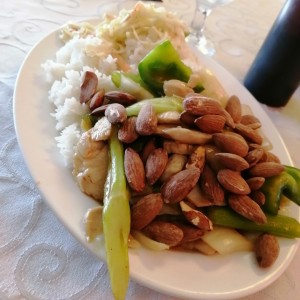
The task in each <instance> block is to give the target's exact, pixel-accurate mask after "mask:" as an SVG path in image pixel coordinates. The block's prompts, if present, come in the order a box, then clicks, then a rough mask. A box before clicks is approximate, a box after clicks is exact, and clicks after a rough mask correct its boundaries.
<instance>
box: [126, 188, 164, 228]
mask: <svg viewBox="0 0 300 300" xmlns="http://www.w3.org/2000/svg"><path fill="white" fill-rule="evenodd" d="M162 207H163V199H162V196H161V194H160V193H157V194H149V195H147V196H144V197H143V198H141V199H140V200H139V201H137V202H136V203H135V204H134V205H133V206H132V207H131V228H132V229H136V230H141V229H143V228H144V227H145V226H147V225H148V224H149V223H151V222H152V221H153V219H154V218H155V217H156V216H157V215H158V214H159V212H160V211H161V209H162Z"/></svg>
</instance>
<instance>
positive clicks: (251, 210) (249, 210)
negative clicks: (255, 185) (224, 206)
mask: <svg viewBox="0 0 300 300" xmlns="http://www.w3.org/2000/svg"><path fill="white" fill-rule="evenodd" d="M228 204H229V206H230V207H231V208H232V209H233V210H234V211H235V212H237V213H238V214H240V215H241V216H243V217H245V218H246V219H249V220H251V221H253V222H254V223H257V224H264V223H266V222H267V217H266V215H265V213H264V212H263V210H262V209H261V207H260V206H259V205H258V204H257V203H256V202H255V201H253V200H252V199H251V198H250V197H249V196H247V195H235V194H231V195H229V197H228Z"/></svg>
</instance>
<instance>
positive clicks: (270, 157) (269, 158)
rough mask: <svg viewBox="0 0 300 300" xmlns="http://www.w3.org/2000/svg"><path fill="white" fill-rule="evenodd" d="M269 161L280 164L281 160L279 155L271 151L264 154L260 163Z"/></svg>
mask: <svg viewBox="0 0 300 300" xmlns="http://www.w3.org/2000/svg"><path fill="white" fill-rule="evenodd" d="M267 161H272V162H277V163H280V159H279V157H278V156H277V155H275V154H274V153H272V152H270V151H264V154H263V156H262V158H261V160H260V162H267Z"/></svg>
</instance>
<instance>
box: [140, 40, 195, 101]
mask: <svg viewBox="0 0 300 300" xmlns="http://www.w3.org/2000/svg"><path fill="white" fill-rule="evenodd" d="M138 70H139V74H140V76H141V78H142V80H143V81H144V82H145V84H146V85H147V86H148V87H149V88H150V90H151V91H152V92H153V93H154V94H156V95H163V83H164V81H165V80H169V79H178V80H181V81H184V82H187V81H188V80H189V78H190V75H191V74H192V70H191V68H189V67H188V66H186V65H185V64H184V63H183V62H182V61H181V59H180V57H179V54H178V52H177V51H176V49H175V48H174V47H173V45H172V43H171V42H170V41H169V40H166V41H164V42H162V43H161V44H159V45H158V46H156V47H155V48H154V49H153V50H152V51H150V52H149V53H148V54H147V55H146V56H145V57H144V58H143V59H142V60H141V61H140V63H139V65H138Z"/></svg>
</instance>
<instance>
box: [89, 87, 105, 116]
mask: <svg viewBox="0 0 300 300" xmlns="http://www.w3.org/2000/svg"><path fill="white" fill-rule="evenodd" d="M104 93H105V91H104V89H100V90H99V91H97V92H96V93H95V94H94V95H93V97H92V98H91V100H90V102H89V107H90V110H91V111H94V110H95V109H96V108H98V107H100V106H101V105H102V104H103V100H104Z"/></svg>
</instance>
